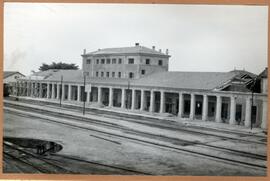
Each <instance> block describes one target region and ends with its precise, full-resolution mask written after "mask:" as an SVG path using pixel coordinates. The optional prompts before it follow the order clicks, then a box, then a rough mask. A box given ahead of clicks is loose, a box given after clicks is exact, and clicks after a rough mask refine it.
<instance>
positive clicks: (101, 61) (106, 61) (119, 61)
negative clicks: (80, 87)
mask: <svg viewBox="0 0 270 181" xmlns="http://www.w3.org/2000/svg"><path fill="white" fill-rule="evenodd" d="M92 63H93V61H92V59H86V64H92ZM94 63H95V64H122V63H123V62H122V59H121V58H118V59H116V58H112V59H111V58H107V59H105V58H102V59H95V62H94ZM134 63H135V60H134V58H129V59H128V64H134ZM145 65H151V59H149V58H147V59H145ZM158 65H159V66H163V60H158Z"/></svg>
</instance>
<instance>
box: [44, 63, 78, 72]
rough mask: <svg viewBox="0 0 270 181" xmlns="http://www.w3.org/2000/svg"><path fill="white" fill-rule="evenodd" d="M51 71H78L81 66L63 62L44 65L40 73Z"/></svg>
mask: <svg viewBox="0 0 270 181" xmlns="http://www.w3.org/2000/svg"><path fill="white" fill-rule="evenodd" d="M50 69H65V70H78V69H79V66H78V65H76V64H74V63H71V64H68V63H63V62H58V63H55V62H52V63H51V64H46V63H42V65H41V66H40V67H39V70H40V71H45V70H50Z"/></svg>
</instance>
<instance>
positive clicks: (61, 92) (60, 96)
mask: <svg viewBox="0 0 270 181" xmlns="http://www.w3.org/2000/svg"><path fill="white" fill-rule="evenodd" d="M60 85H61V89H60V88H59V91H60V90H61V91H60V94H59V99H60V107H62V94H63V75H61V84H60Z"/></svg>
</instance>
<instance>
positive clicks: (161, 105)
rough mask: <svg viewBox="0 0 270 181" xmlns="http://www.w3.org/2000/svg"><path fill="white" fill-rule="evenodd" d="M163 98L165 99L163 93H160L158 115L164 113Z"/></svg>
mask: <svg viewBox="0 0 270 181" xmlns="http://www.w3.org/2000/svg"><path fill="white" fill-rule="evenodd" d="M164 97H165V92H164V91H160V108H159V112H160V113H164Z"/></svg>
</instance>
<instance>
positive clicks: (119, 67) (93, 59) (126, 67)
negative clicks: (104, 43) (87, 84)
mask: <svg viewBox="0 0 270 181" xmlns="http://www.w3.org/2000/svg"><path fill="white" fill-rule="evenodd" d="M88 59H90V64H88V62H87V60H88ZM102 59H104V61H105V63H104V64H101V61H102ZM107 59H110V63H109V64H107ZM113 59H115V60H116V63H115V64H113ZM119 59H121V64H119ZM129 59H134V64H129ZM146 59H149V60H150V64H149V65H146ZM97 60H98V64H97ZM159 60H161V61H162V65H158V63H159ZM168 61H169V60H168V58H164V57H160V56H153V55H152V56H150V55H149V56H141V55H118V56H115V55H108V56H105V55H103V56H101V55H100V56H91V55H90V56H83V61H82V62H83V63H82V69H83V71H84V72H86V75H88V76H93V77H97V73H96V72H98V77H101V72H104V73H103V74H104V76H103V77H107V76H106V74H107V72H109V77H113V72H115V76H114V77H115V78H119V77H118V72H121V78H129V73H130V72H132V73H134V78H135V79H138V78H140V77H143V76H145V75H147V74H151V73H153V72H160V71H168ZM141 70H145V74H144V75H142V72H141Z"/></svg>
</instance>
